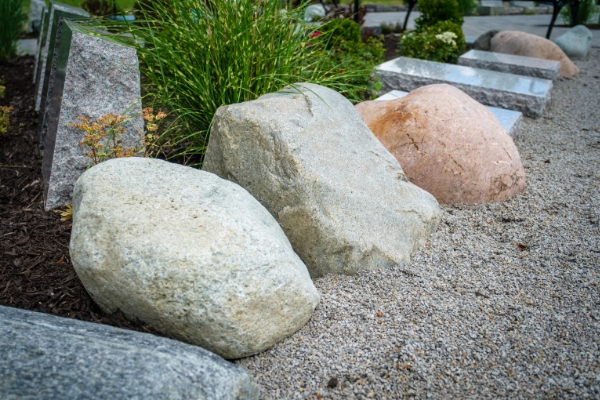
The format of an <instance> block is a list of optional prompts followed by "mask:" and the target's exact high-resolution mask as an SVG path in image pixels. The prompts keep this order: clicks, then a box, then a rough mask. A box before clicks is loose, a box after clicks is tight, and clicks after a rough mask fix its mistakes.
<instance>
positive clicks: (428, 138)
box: [356, 84, 525, 204]
mask: <svg viewBox="0 0 600 400" xmlns="http://www.w3.org/2000/svg"><path fill="white" fill-rule="evenodd" d="M356 108H357V110H358V112H359V113H360V114H361V116H362V117H363V119H364V121H365V122H366V124H367V125H368V126H369V128H370V129H371V131H372V132H373V133H374V134H375V136H376V137H377V138H378V139H379V141H380V142H381V143H382V144H383V145H384V146H385V147H386V148H387V149H388V151H389V152H390V153H392V154H393V155H394V157H396V159H397V160H398V162H399V163H400V165H401V166H402V169H403V170H404V173H405V174H406V177H407V178H408V180H409V181H411V182H412V183H414V184H415V185H417V186H419V187H420V188H422V189H425V190H426V191H428V192H429V193H431V194H432V195H433V196H434V197H435V198H436V199H437V200H438V202H440V203H443V204H452V203H471V204H475V203H489V202H499V201H503V200H506V199H508V198H510V197H512V196H514V195H516V194H518V193H520V192H522V191H523V190H524V189H525V171H524V170H523V165H522V164H521V158H520V157H519V152H518V151H517V148H516V147H515V144H514V143H513V141H512V139H511V138H510V136H508V134H507V133H506V131H505V130H504V129H503V128H502V126H501V125H500V122H498V120H497V119H496V117H495V116H494V115H493V114H492V113H491V112H490V111H489V110H488V109H487V108H486V107H485V106H483V105H481V104H479V103H478V102H477V101H475V100H473V99H472V98H471V97H469V96H468V95H467V94H466V93H464V92H463V91H461V90H459V89H457V88H455V87H453V86H450V85H445V84H443V85H429V86H424V87H421V88H419V89H417V90H414V91H412V92H411V93H410V94H409V95H407V96H406V97H403V98H400V99H395V100H388V101H366V102H363V103H360V104H357V105H356Z"/></svg>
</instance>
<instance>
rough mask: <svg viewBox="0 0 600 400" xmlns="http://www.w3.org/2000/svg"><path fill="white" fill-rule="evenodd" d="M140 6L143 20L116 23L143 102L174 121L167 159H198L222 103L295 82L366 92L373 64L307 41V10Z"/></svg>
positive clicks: (222, 4)
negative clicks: (134, 54)
mask: <svg viewBox="0 0 600 400" xmlns="http://www.w3.org/2000/svg"><path fill="white" fill-rule="evenodd" d="M139 4H140V5H141V8H142V10H141V13H142V14H143V15H144V17H145V20H141V21H137V22H135V23H134V24H122V25H113V27H112V28H113V29H117V28H118V27H119V26H120V27H121V32H123V30H127V31H128V32H129V33H131V36H132V38H133V39H132V40H131V45H133V46H135V47H136V48H137V51H138V56H139V58H140V71H141V73H142V77H143V82H144V90H145V91H146V93H147V96H146V98H145V106H147V107H153V108H154V109H156V110H163V111H167V112H168V113H169V117H168V118H167V119H166V121H169V124H170V125H169V127H168V128H167V129H166V130H165V131H164V132H163V133H162V135H161V137H160V139H159V144H160V145H161V146H162V149H161V152H162V154H163V156H164V157H167V158H171V157H179V158H178V159H179V160H181V161H182V162H183V163H186V164H199V163H201V161H202V157H203V155H204V152H205V147H206V145H207V143H208V142H207V141H208V135H209V131H210V126H211V123H212V119H213V115H214V114H215V111H216V110H217V108H219V107H220V106H222V105H226V104H232V103H239V102H243V101H248V100H253V99H256V98H257V97H259V96H261V95H263V94H265V93H270V92H275V91H277V90H279V89H281V88H282V87H283V86H285V85H289V84H294V83H296V82H311V83H316V84H320V85H324V86H327V87H330V88H332V89H334V90H337V91H339V92H341V93H343V94H344V95H346V97H348V98H349V99H350V100H352V101H359V100H360V96H361V95H362V93H363V92H364V91H365V87H364V86H360V85H362V84H363V83H364V80H365V77H366V78H367V79H368V77H369V74H370V73H371V71H372V69H373V66H374V65H370V67H368V68H367V66H366V65H365V64H364V63H363V64H360V65H358V63H355V62H354V61H355V60H354V59H351V60H345V59H344V60H343V62H342V63H341V64H340V65H339V66H338V65H332V63H331V60H329V59H327V58H323V57H321V56H322V55H323V53H327V54H328V55H335V56H336V57H340V58H344V57H343V56H342V54H343V53H338V50H336V49H327V48H325V47H324V46H323V45H321V44H320V43H321V42H322V41H319V40H318V39H319V38H318V37H317V38H312V39H309V34H310V33H311V32H314V27H311V26H310V25H307V24H305V23H304V21H303V18H302V15H303V13H304V7H299V8H297V9H294V10H286V11H282V10H281V1H280V0H237V1H223V0H160V1H151V2H141V3H139ZM124 26H125V27H127V28H125V29H124V28H123V27H124ZM322 36H327V35H322ZM113 40H127V38H126V37H124V36H122V35H121V36H115V37H114V38H113ZM313 43H314V45H313ZM349 43H350V42H348V43H346V44H345V46H351V45H350V44H349ZM357 45H358V44H357ZM351 54H354V53H351ZM357 65H358V66H357ZM342 66H345V67H342ZM363 66H365V69H364V70H357V69H356V68H362V67H363ZM340 68H345V69H343V72H340ZM359 77H360V79H358V78H359Z"/></svg>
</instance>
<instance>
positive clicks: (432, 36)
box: [400, 21, 466, 63]
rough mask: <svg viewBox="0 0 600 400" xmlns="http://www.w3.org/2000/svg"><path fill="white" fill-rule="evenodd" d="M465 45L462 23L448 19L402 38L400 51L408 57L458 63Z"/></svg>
mask: <svg viewBox="0 0 600 400" xmlns="http://www.w3.org/2000/svg"><path fill="white" fill-rule="evenodd" d="M465 46H466V41H465V36H464V34H463V33H462V30H461V28H460V25H457V24H455V23H452V22H447V21H441V22H438V23H437V24H435V25H434V26H431V27H427V28H422V29H421V30H420V31H418V32H417V31H415V32H409V33H407V34H405V35H403V36H402V37H401V38H400V52H401V53H402V54H403V55H405V56H406V57H412V58H420V59H423V60H429V61H437V62H445V63H456V61H457V60H458V56H459V55H460V54H461V53H462V52H463V51H464V48H465Z"/></svg>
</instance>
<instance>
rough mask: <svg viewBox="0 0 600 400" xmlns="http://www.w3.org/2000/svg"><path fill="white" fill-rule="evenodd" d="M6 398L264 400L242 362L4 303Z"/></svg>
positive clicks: (0, 346) (1, 331) (0, 328)
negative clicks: (11, 306) (229, 360)
mask: <svg viewBox="0 0 600 400" xmlns="http://www.w3.org/2000/svg"><path fill="white" fill-rule="evenodd" d="M0 354H2V357H0V377H2V378H0V398H2V399H163V398H174V399H233V398H235V399H258V386H257V385H256V384H255V383H254V381H253V379H252V377H251V376H250V374H249V373H248V372H247V371H246V370H244V369H243V368H241V367H238V366H236V365H235V364H232V363H229V362H227V361H225V360H224V359H222V358H221V357H219V356H217V355H216V354H213V353H211V352H209V351H207V350H204V349H202V348H200V347H197V346H192V345H189V344H185V343H181V342H178V341H176V340H171V339H167V338H163V337H159V336H154V335H151V334H148V333H141V332H136V331H129V330H125V329H119V328H115V327H112V326H108V325H102V324H94V323H91V322H84V321H78V320H75V319H71V318H61V317H57V316H54V315H49V314H42V313H38V312H32V311H26V310H20V309H17V308H10V307H3V306H0Z"/></svg>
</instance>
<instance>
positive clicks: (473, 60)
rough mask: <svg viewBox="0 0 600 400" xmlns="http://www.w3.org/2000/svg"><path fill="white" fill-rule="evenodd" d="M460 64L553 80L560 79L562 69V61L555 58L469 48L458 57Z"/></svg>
mask: <svg viewBox="0 0 600 400" xmlns="http://www.w3.org/2000/svg"><path fill="white" fill-rule="evenodd" d="M458 64H459V65H464V66H467V67H472V68H481V69H487V70H490V71H499V72H507V73H510V74H516V75H524V76H533V77H535V78H542V79H549V80H551V81H553V80H556V79H558V70H560V63H559V62H558V61H555V60H544V59H543V58H534V57H523V56H515V55H512V54H504V53H493V52H491V51H481V50H469V51H468V52H466V53H465V54H463V55H462V56H460V57H459V58H458Z"/></svg>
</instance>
